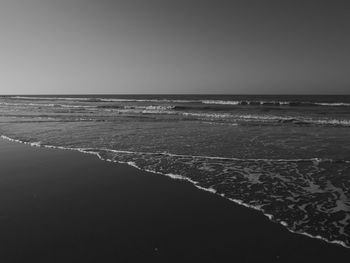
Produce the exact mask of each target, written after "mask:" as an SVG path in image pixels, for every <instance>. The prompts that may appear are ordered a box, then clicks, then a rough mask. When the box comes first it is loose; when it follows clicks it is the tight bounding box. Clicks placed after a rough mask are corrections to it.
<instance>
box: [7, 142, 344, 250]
mask: <svg viewBox="0 0 350 263" xmlns="http://www.w3.org/2000/svg"><path fill="white" fill-rule="evenodd" d="M0 138H1V139H4V140H7V141H10V142H16V143H22V144H26V145H30V146H33V147H43V148H50V149H60V150H72V151H78V152H81V153H84V154H92V155H95V156H97V157H98V158H99V159H100V160H102V161H107V162H113V163H121V164H127V165H129V166H132V167H134V168H136V169H138V170H141V171H145V172H150V173H153V174H160V175H165V176H167V177H170V178H172V179H176V180H183V181H187V182H190V183H191V184H192V185H193V186H195V187H196V188H198V189H200V190H204V191H206V192H210V193H212V194H216V195H219V196H221V197H223V198H225V199H227V200H230V201H232V202H234V203H236V204H238V205H241V206H244V207H247V208H250V209H254V210H257V211H260V212H261V213H262V214H263V215H264V216H266V217H267V218H268V219H269V220H270V221H271V222H274V223H278V224H280V225H282V226H284V227H285V228H286V229H287V230H288V231H289V232H291V233H294V234H300V235H304V236H307V237H310V238H315V239H319V240H322V241H324V242H327V243H330V244H336V245H340V246H342V247H345V248H349V249H350V246H347V245H346V244H345V243H344V242H343V241H339V240H328V239H326V238H324V237H321V236H319V235H316V236H314V235H311V234H309V233H306V232H299V231H294V230H292V229H290V228H289V227H288V224H287V223H286V222H284V221H277V220H274V218H273V215H271V214H268V213H266V212H264V210H263V209H261V208H260V207H257V206H252V205H249V204H246V203H244V201H243V200H238V199H232V198H228V197H226V196H225V195H224V194H220V193H218V192H217V191H216V190H215V189H213V188H204V187H201V186H199V185H198V182H196V181H194V180H191V179H189V178H187V177H184V176H181V175H177V174H171V173H167V174H164V173H160V172H157V171H153V170H148V169H142V168H140V167H138V166H137V165H136V164H135V163H134V162H121V161H119V162H118V161H114V160H111V159H104V158H102V157H101V155H100V154H99V153H97V152H94V151H91V150H90V151H89V149H91V148H70V147H63V146H54V145H45V144H41V143H40V142H25V141H21V140H18V139H14V138H10V137H8V136H6V135H0ZM104 150H105V149H104Z"/></svg>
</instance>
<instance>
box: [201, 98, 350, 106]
mask: <svg viewBox="0 0 350 263" xmlns="http://www.w3.org/2000/svg"><path fill="white" fill-rule="evenodd" d="M201 102H202V103H203V104H219V105H242V106H244V105H253V106H254V105H261V106H330V107H341V106H342V107H348V106H350V103H345V102H307V101H264V100H263V101H254V100H233V101H230V100H202V101H201Z"/></svg>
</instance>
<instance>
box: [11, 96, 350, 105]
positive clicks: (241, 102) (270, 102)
mask: <svg viewBox="0 0 350 263" xmlns="http://www.w3.org/2000/svg"><path fill="white" fill-rule="evenodd" d="M6 98H11V99H20V100H68V101H84V102H160V103H167V102H168V103H199V104H211V105H226V106H228V105H231V106H247V105H248V106H249V105H250V106H293V107H296V106H304V107H306V106H327V107H350V103H347V102H322V101H320V102H317V101H316V102H312V101H275V100H216V99H213V100H201V99H166V98H164V99H136V98H135V99H134V98H103V97H96V98H93V97H91V98H90V97H38V96H11V97H6Z"/></svg>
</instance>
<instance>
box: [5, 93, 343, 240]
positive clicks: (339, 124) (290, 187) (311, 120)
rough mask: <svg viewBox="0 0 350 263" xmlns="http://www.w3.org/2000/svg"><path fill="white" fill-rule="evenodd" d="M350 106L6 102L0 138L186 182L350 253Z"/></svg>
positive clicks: (175, 100)
mask: <svg viewBox="0 0 350 263" xmlns="http://www.w3.org/2000/svg"><path fill="white" fill-rule="evenodd" d="M349 132H350V97H349V96H339V97H338V96H325V97H323V96H161V95H157V96H151V95H149V96H126V95H125V96H59V97H53V96H49V97H45V96H39V97H28V96H20V97H18V96H17V97H0V133H1V134H2V135H5V136H8V137H9V138H13V139H17V140H20V141H23V142H28V143H32V144H33V145H37V146H38V145H50V146H55V147H63V148H74V149H80V150H82V151H85V152H90V153H94V154H98V156H99V157H100V158H102V159H105V160H110V161H115V162H126V163H129V164H132V165H134V166H136V167H138V168H140V169H143V170H148V171H154V172H157V173H162V174H167V175H169V176H172V177H175V178H182V179H186V180H189V181H191V182H192V183H194V184H196V186H197V187H200V188H202V189H207V190H210V191H212V192H216V193H218V194H220V195H222V196H224V197H226V198H229V199H231V200H234V201H236V202H239V203H241V204H245V205H247V206H250V207H253V208H256V209H259V210H261V211H263V212H264V213H265V214H267V215H269V217H270V218H271V219H272V220H274V221H276V222H279V223H282V224H283V225H285V226H286V227H287V228H288V229H289V230H291V231H295V232H299V233H306V234H309V235H312V236H319V237H321V238H324V239H327V240H328V241H334V242H338V243H341V244H343V245H344V246H350V226H349V223H350V191H349V189H350V136H349V134H350V133H349Z"/></svg>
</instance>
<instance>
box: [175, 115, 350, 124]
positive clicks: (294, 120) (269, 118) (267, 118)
mask: <svg viewBox="0 0 350 263" xmlns="http://www.w3.org/2000/svg"><path fill="white" fill-rule="evenodd" d="M182 114H183V115H185V116H193V117H197V118H205V119H233V120H241V121H256V122H275V123H291V124H297V125H307V124H309V125H330V126H346V127H348V126H350V120H338V119H311V118H305V117H301V116H300V117H294V116H277V115H252V114H230V113H222V114H220V113H200V112H198V113H197V112H183V113H182Z"/></svg>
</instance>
